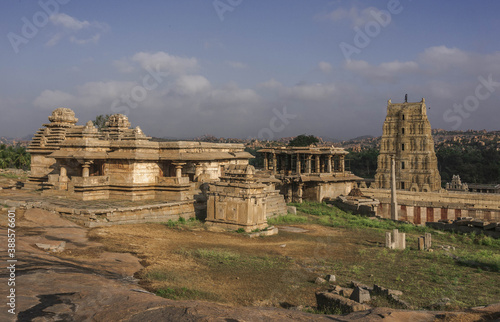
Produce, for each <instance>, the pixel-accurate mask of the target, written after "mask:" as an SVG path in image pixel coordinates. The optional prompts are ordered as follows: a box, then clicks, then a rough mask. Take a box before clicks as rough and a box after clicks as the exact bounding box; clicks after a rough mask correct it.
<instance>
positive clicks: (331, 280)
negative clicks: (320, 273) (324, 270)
mask: <svg viewBox="0 0 500 322" xmlns="http://www.w3.org/2000/svg"><path fill="white" fill-rule="evenodd" d="M326 280H327V281H328V282H330V283H333V282H335V281H336V280H337V278H336V277H335V275H332V274H329V275H326Z"/></svg>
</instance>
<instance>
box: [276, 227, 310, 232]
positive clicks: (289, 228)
mask: <svg viewBox="0 0 500 322" xmlns="http://www.w3.org/2000/svg"><path fill="white" fill-rule="evenodd" d="M280 229H281V230H282V231H286V232H289V233H305V232H308V230H306V229H303V228H300V227H292V226H280Z"/></svg>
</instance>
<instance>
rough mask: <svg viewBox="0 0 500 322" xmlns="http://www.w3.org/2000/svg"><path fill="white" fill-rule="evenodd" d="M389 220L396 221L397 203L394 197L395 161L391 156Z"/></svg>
mask: <svg viewBox="0 0 500 322" xmlns="http://www.w3.org/2000/svg"><path fill="white" fill-rule="evenodd" d="M391 219H392V220H398V201H397V196H396V160H395V158H394V155H391Z"/></svg>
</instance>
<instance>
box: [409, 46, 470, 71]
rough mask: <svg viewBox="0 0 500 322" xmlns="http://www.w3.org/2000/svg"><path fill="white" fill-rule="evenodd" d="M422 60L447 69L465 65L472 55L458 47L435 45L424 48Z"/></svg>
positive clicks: (420, 56)
mask: <svg viewBox="0 0 500 322" xmlns="http://www.w3.org/2000/svg"><path fill="white" fill-rule="evenodd" d="M419 59H420V61H422V62H423V63H425V64H428V65H431V66H433V67H434V68H438V69H446V68H452V67H456V66H463V65H464V64H466V63H468V61H469V59H470V56H469V54H467V53H466V52H464V51H462V50H460V49H458V48H448V47H446V46H435V47H430V48H427V49H425V50H424V52H423V53H422V54H420V55H419Z"/></svg>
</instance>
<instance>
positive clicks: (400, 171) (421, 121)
mask: <svg viewBox="0 0 500 322" xmlns="http://www.w3.org/2000/svg"><path fill="white" fill-rule="evenodd" d="M391 155H394V156H395V160H396V187H397V188H398V189H401V190H411V191H424V192H426V191H437V190H439V189H441V176H440V175H439V172H438V169H437V158H436V153H435V152H434V140H433V139H432V135H431V124H430V123H429V119H428V118H427V110H426V107H425V99H423V98H422V101H420V102H416V103H407V102H405V103H392V102H391V100H389V101H388V102H387V116H386V118H385V121H384V127H383V134H382V140H381V142H380V155H379V156H378V164H377V174H376V175H375V184H376V186H377V187H378V188H382V189H389V188H390V186H391V184H390V177H391V176H390V173H391V162H390V160H391Z"/></svg>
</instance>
